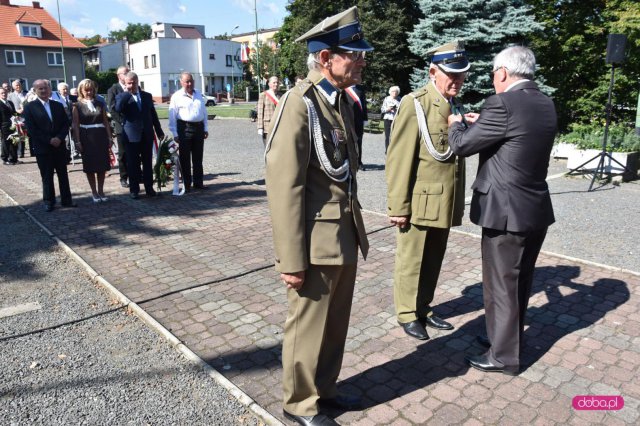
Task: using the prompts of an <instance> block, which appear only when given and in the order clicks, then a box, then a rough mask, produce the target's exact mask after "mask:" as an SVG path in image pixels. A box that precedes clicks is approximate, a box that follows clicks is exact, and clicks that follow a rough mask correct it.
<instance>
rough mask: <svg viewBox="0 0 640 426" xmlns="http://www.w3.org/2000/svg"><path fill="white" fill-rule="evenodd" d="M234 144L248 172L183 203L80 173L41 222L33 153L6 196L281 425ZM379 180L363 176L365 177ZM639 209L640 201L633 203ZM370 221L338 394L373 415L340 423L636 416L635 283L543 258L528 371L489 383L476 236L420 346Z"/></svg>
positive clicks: (277, 309) (225, 146) (219, 167)
mask: <svg viewBox="0 0 640 426" xmlns="http://www.w3.org/2000/svg"><path fill="white" fill-rule="evenodd" d="M219 123H224V124H220V125H219ZM215 124H216V125H219V126H220V128H227V127H228V126H232V125H233V126H239V128H240V130H239V131H238V132H237V134H240V135H242V134H245V133H247V132H250V131H251V132H253V131H254V129H253V128H249V127H247V126H246V124H234V123H233V122H232V121H231V120H225V121H222V120H220V121H216V123H215ZM227 131H228V129H227ZM223 132H224V130H223ZM212 133H213V132H212ZM217 135H218V136H219V135H220V134H217ZM236 142H238V140H237V139H233V140H231V141H229V140H225V139H223V140H221V141H220V142H218V144H216V145H215V147H214V146H211V147H210V153H214V155H219V157H217V158H218V159H221V158H222V157H223V155H228V156H229V158H234V157H235V158H237V160H238V164H240V165H236V166H233V167H231V166H230V164H231V163H230V162H225V161H226V160H220V161H215V162H213V161H212V160H211V157H207V158H208V159H207V163H206V167H205V170H206V171H207V172H210V174H208V175H207V176H206V177H205V184H206V185H207V189H206V190H204V191H197V192H192V193H191V194H189V195H188V196H185V197H180V198H178V197H173V196H170V195H168V194H167V193H166V192H165V194H164V195H163V196H161V197H156V198H154V199H150V198H145V197H144V196H142V197H141V199H140V200H131V199H130V198H129V197H128V196H127V194H126V192H125V191H124V190H122V189H121V188H120V187H119V185H118V179H117V176H112V177H109V178H108V179H107V191H106V192H107V195H108V196H109V202H107V203H105V204H99V205H93V204H92V203H91V202H90V192H89V191H88V185H87V183H86V181H85V178H84V175H83V173H82V172H81V166H80V165H76V166H74V167H71V170H72V172H71V174H70V176H71V185H72V191H73V193H74V196H75V200H76V201H77V202H78V204H79V207H78V208H76V209H56V210H55V211H54V212H53V213H45V212H44V211H43V209H42V206H41V203H40V201H39V200H40V197H41V186H40V182H39V175H38V170H37V167H36V165H35V162H34V161H33V159H26V161H25V164H23V165H20V166H16V167H3V168H2V169H1V170H0V188H2V189H3V190H4V191H6V192H7V193H8V194H9V195H10V196H11V197H13V198H14V199H15V200H16V201H17V202H18V203H20V204H21V205H23V206H25V207H26V208H28V209H29V211H30V212H31V214H33V215H34V216H35V218H36V219H37V220H39V221H41V222H42V223H43V224H44V225H45V226H46V227H47V228H48V229H50V230H51V231H52V232H53V233H54V234H55V235H56V236H57V237H59V238H60V239H61V240H62V241H64V242H65V243H66V244H68V245H69V246H70V247H71V248H72V249H73V250H74V251H76V252H77V253H78V254H79V255H80V256H81V257H82V258H83V259H84V260H85V261H86V262H88V263H89V264H90V265H91V266H92V267H93V268H94V269H95V270H96V271H98V273H99V274H101V275H102V276H103V277H104V278H105V279H106V280H107V281H109V282H110V283H111V284H112V285H114V286H115V287H116V288H118V289H119V290H120V291H121V292H123V293H124V294H125V295H126V296H127V297H129V298H130V299H131V300H133V301H134V302H136V303H137V304H139V305H140V306H141V307H142V308H143V309H145V310H146V312H148V313H149V314H150V315H152V316H153V317H154V318H156V319H157V320H158V321H159V322H160V323H161V324H163V325H164V326H165V327H166V328H168V329H169V330H171V332H172V333H174V334H175V335H176V336H177V337H178V338H179V339H180V340H181V341H183V342H184V344H185V345H186V346H187V347H189V348H190V349H192V350H193V351H194V352H196V353H197V354H198V355H199V356H200V357H202V358H203V359H204V360H206V361H207V362H208V363H209V364H210V365H211V366H213V367H214V368H216V369H217V370H218V371H220V372H221V373H222V374H224V375H225V376H226V377H227V378H228V379H230V380H231V381H232V382H233V383H234V384H236V385H237V386H238V387H240V388H241V389H242V390H243V391H244V392H245V393H247V394H248V395H249V396H250V397H251V398H253V399H254V400H255V401H256V402H257V403H258V404H260V405H261V406H262V407H264V408H265V409H266V410H267V411H269V412H270V413H272V414H273V415H274V416H276V417H278V418H282V414H281V404H280V400H281V386H280V373H281V372H280V345H281V341H282V325H283V323H284V318H285V313H286V298H285V291H284V288H283V285H282V284H281V283H280V282H279V280H278V276H277V274H276V273H275V272H274V269H273V265H272V260H271V259H272V246H271V229H270V224H269V216H268V211H267V205H266V199H265V193H264V188H263V186H261V185H260V183H261V182H260V179H259V177H256V178H255V179H253V180H249V179H245V174H246V173H248V174H252V173H255V174H256V175H257V176H259V173H260V170H261V167H262V166H261V162H260V149H259V147H253V145H251V146H247V149H246V150H244V149H243V148H245V147H244V146H242V145H241V146H239V145H234V144H235V143H236ZM208 143H209V142H208ZM252 143H253V142H252ZM255 143H258V142H257V138H256V142H255ZM207 146H208V147H209V145H207ZM234 150H235V151H234ZM365 162H367V160H366V158H365ZM238 169H240V170H241V171H238ZM372 169H373V168H372ZM373 171H376V170H375V169H374V170H373ZM377 172H378V173H379V172H380V170H379V169H378V170H377ZM373 176H374V175H373V173H371V174H370V172H369V171H367V172H365V173H364V175H363V176H362V177H363V180H362V182H366V180H367V179H373ZM238 177H240V178H241V180H238ZM243 181H244V182H243ZM567 181H568V182H569V184H571V182H572V180H571V179H567ZM249 182H252V183H253V184H251V183H249ZM579 183H582V182H579ZM563 184H564V183H563ZM361 185H362V184H361ZM585 186H586V185H585ZM635 200H636V201H635V204H631V205H632V206H633V207H632V208H635V209H637V197H636V198H635ZM365 220H366V224H367V229H368V231H369V233H370V236H369V238H370V243H371V250H370V256H369V258H368V259H367V261H366V262H365V261H362V259H361V262H360V265H359V268H358V276H357V281H358V283H357V285H356V292H355V296H354V301H353V306H354V309H353V312H352V316H351V327H350V331H349V337H348V341H347V348H346V354H345V358H344V362H343V368H342V373H341V375H340V381H341V383H340V386H341V388H342V389H343V390H345V391H347V392H353V393H357V394H361V395H362V396H363V397H364V403H365V406H364V408H363V409H362V410H359V411H351V412H333V413H332V414H333V415H335V416H337V420H338V421H339V422H341V423H344V424H353V425H373V424H384V425H389V424H393V425H410V424H427V423H428V424H430V425H431V424H434V425H438V424H467V425H477V424H497V423H500V424H524V423H526V424H536V425H546V424H579V425H583V424H589V423H592V424H608V425H611V424H637V423H638V422H639V421H640V419H639V412H640V411H639V410H640V385H639V384H638V381H637V379H636V377H637V376H638V374H639V373H640V371H639V370H640V313H639V312H640V310H639V307H640V290H639V287H638V285H639V284H640V274H637V273H633V272H630V271H625V270H620V269H619V268H618V269H617V268H608V267H604V266H601V265H596V264H593V263H583V262H580V261H578V260H575V259H571V258H567V257H559V256H556V255H553V254H549V253H546V252H545V253H543V254H541V256H540V258H539V260H538V264H537V269H536V275H535V286H534V290H533V295H532V298H531V303H530V308H529V315H528V321H527V330H526V336H527V340H526V347H525V353H526V355H525V369H524V371H523V373H522V374H520V375H519V376H517V377H510V376H506V375H501V374H486V373H481V372H479V371H477V370H473V369H469V368H468V367H467V365H466V364H465V363H464V355H465V354H466V353H471V354H476V353H481V352H482V349H481V348H480V347H479V346H478V345H477V344H476V343H474V341H475V340H474V339H475V336H476V334H478V333H479V332H481V331H482V330H483V319H484V317H483V309H482V290H481V284H480V280H481V261H480V253H479V240H478V239H477V237H475V236H472V235H469V234H465V233H459V232H453V233H452V234H451V237H450V240H449V247H448V250H447V255H446V259H445V263H444V265H443V270H442V274H441V277H440V284H439V287H438V290H437V293H436V303H437V305H436V306H435V311H436V312H437V313H438V314H440V315H441V316H443V317H444V318H447V319H448V320H449V321H451V322H452V323H453V324H454V325H455V326H456V329H455V330H453V331H450V332H432V333H431V334H432V339H431V340H429V341H427V342H418V341H415V340H412V339H409V338H408V337H406V336H405V335H404V333H403V332H402V330H401V329H400V328H399V327H398V325H397V324H396V321H395V317H394V313H393V306H392V271H393V257H394V254H393V253H394V250H395V234H394V230H393V229H390V228H388V227H387V220H386V218H385V217H384V216H382V215H381V214H376V213H374V212H370V213H366V214H365ZM637 229H638V227H637V226H636V227H632V228H631V229H628V230H627V233H633V234H634V235H636V237H635V239H636V241H635V244H636V246H637ZM585 243H588V242H585ZM569 254H570V253H569ZM622 267H624V265H623V266H622ZM430 331H431V330H430ZM576 395H621V396H623V398H624V404H625V405H624V408H623V409H622V410H619V411H576V410H574V409H573V408H572V398H573V397H574V396H576Z"/></svg>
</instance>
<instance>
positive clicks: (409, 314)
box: [386, 82, 465, 323]
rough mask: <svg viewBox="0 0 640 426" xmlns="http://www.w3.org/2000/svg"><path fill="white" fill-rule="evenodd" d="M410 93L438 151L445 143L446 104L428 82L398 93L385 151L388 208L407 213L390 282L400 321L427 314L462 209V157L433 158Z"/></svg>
mask: <svg viewBox="0 0 640 426" xmlns="http://www.w3.org/2000/svg"><path fill="white" fill-rule="evenodd" d="M414 97H415V99H417V100H418V101H419V102H420V105H421V106H422V109H423V110H424V114H425V117H426V123H427V128H428V132H429V134H430V137H431V141H432V143H433V146H434V147H435V149H436V150H437V151H438V153H441V154H442V153H445V152H447V150H448V149H449V143H448V135H447V132H448V126H447V117H448V116H449V115H450V114H451V108H450V105H449V102H447V100H446V99H445V98H444V97H443V96H442V95H441V94H440V92H438V90H437V89H436V87H435V86H434V84H433V83H431V82H430V83H429V84H427V85H426V86H425V87H423V88H422V89H420V90H418V91H417V92H414V93H412V94H411V95H408V96H405V97H404V98H403V99H402V102H401V103H400V107H399V109H398V113H397V115H396V118H395V120H394V123H393V127H392V128H391V142H390V145H389V150H388V152H387V162H386V177H387V188H388V194H387V204H388V211H387V214H388V215H389V216H410V219H409V222H410V225H409V226H408V227H407V228H403V229H400V230H399V231H398V236H397V249H396V264H395V271H394V282H393V286H394V303H395V308H396V316H397V319H398V321H399V322H401V323H408V322H412V321H415V320H416V319H418V318H425V317H427V316H428V315H431V307H430V305H431V302H432V301H433V296H434V293H435V288H436V284H437V282H438V276H439V274H440V268H441V266H442V259H443V258H444V253H445V250H446V247H447V239H448V236H449V228H450V227H451V226H457V225H460V224H461V223H462V215H463V213H464V178H465V168H464V159H463V158H457V157H456V156H455V155H451V157H449V158H448V159H447V160H444V161H438V160H436V159H435V158H434V156H433V155H432V154H431V153H430V152H429V151H428V150H427V147H426V146H425V142H424V140H423V138H422V137H421V134H420V132H419V126H418V120H417V116H416V108H415V106H414Z"/></svg>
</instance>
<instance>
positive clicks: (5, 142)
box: [0, 87, 18, 166]
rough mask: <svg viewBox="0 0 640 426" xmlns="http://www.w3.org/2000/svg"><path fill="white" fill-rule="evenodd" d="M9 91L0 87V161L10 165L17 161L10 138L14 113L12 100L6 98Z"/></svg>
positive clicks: (16, 154)
mask: <svg viewBox="0 0 640 426" xmlns="http://www.w3.org/2000/svg"><path fill="white" fill-rule="evenodd" d="M8 94H9V92H8V91H7V89H6V88H5V87H0V143H1V144H2V163H3V164H5V165H7V166H11V165H14V164H16V163H17V162H18V153H17V150H16V146H15V145H14V144H13V142H12V141H11V140H9V135H10V134H11V117H12V116H13V114H14V113H15V111H16V110H15V108H14V107H13V102H11V101H10V100H8V99H7V95H8Z"/></svg>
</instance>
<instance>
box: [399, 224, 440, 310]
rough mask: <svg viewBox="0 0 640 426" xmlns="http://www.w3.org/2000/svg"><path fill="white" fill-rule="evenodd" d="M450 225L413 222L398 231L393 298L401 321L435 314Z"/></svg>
mask: <svg viewBox="0 0 640 426" xmlns="http://www.w3.org/2000/svg"><path fill="white" fill-rule="evenodd" d="M448 238H449V228H433V227H429V226H418V225H414V224H410V225H409V227H408V228H404V229H400V230H399V231H398V238H397V248H396V263H395V271H394V274H393V300H394V303H395V308H396V317H397V319H398V322H401V323H407V322H412V321H415V320H417V319H418V318H425V317H427V316H429V315H431V314H432V313H431V306H430V305H431V302H432V301H433V296H434V294H435V291H436V284H437V283H438V276H439V275H440V268H441V266H442V259H443V258H444V253H445V251H446V249H447V240H448Z"/></svg>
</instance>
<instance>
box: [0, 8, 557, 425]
mask: <svg viewBox="0 0 640 426" xmlns="http://www.w3.org/2000/svg"><path fill="white" fill-rule="evenodd" d="M297 41H298V42H304V43H306V45H307V49H308V54H309V55H308V59H307V65H308V68H309V73H308V75H307V76H306V78H300V79H299V81H297V82H296V85H295V86H294V87H293V88H292V89H290V90H289V91H287V92H286V93H284V94H281V93H279V92H278V87H279V79H278V77H275V76H273V77H271V78H270V79H269V81H268V84H269V89H268V90H266V91H264V92H263V93H261V94H260V97H259V100H258V107H257V130H258V134H259V135H260V136H261V138H262V141H263V143H264V146H265V163H266V168H265V174H266V177H265V182H266V188H267V199H268V205H269V210H270V214H271V220H272V231H273V241H274V250H275V268H276V270H277V271H278V272H280V277H281V279H282V281H283V283H284V285H285V286H286V288H287V299H288V304H289V310H288V313H287V318H286V322H285V325H284V340H283V346H282V363H283V380H282V382H283V391H284V392H283V398H284V399H283V413H284V416H285V417H286V418H288V419H290V420H293V421H295V422H298V423H299V424H302V425H329V424H337V423H336V422H335V421H334V420H333V419H331V418H330V417H329V416H327V415H326V414H325V413H324V412H323V411H324V410H323V407H324V406H331V407H338V408H341V409H352V408H354V407H357V406H359V404H360V399H359V398H358V397H357V396H354V395H347V394H343V393H341V392H339V391H338V388H337V379H338V376H339V373H340V369H341V364H342V358H343V353H344V347H345V342H346V338H347V330H348V326H349V316H350V311H351V303H352V296H353V292H354V284H355V278H356V270H357V261H358V256H359V253H360V254H361V255H362V256H363V258H365V259H366V257H367V253H368V249H369V242H368V239H367V233H366V231H365V226H364V221H363V218H362V213H361V206H360V203H359V201H358V183H357V172H358V170H363V169H364V166H363V164H362V160H361V158H362V157H361V155H362V134H363V123H364V121H365V120H366V119H367V112H366V100H365V95H364V92H363V91H362V88H361V86H360V83H361V82H362V73H363V70H364V69H365V67H366V59H365V57H366V53H367V52H369V51H371V50H373V47H372V46H371V45H370V44H369V43H368V42H367V41H366V40H365V38H364V34H363V32H362V29H361V25H360V22H359V18H358V12H357V8H356V7H355V6H354V7H352V8H350V9H348V10H345V11H343V12H341V13H339V14H337V15H334V16H331V17H329V18H326V19H325V20H323V21H322V22H320V23H318V24H317V25H316V26H315V27H313V28H311V29H310V30H309V31H308V32H306V33H305V34H303V35H302V36H300V37H299V38H298V39H297ZM428 55H429V60H430V64H429V73H428V75H429V81H428V83H427V84H426V85H425V86H424V87H422V88H420V89H418V90H416V91H414V92H412V93H410V94H408V95H405V96H404V97H403V98H402V99H400V98H399V94H400V89H399V88H398V86H393V87H391V88H390V89H389V96H388V97H387V98H385V100H384V102H383V104H382V107H381V113H382V114H383V119H384V123H385V152H386V154H387V159H386V179H387V188H388V189H387V191H388V192H387V201H388V203H387V204H388V211H387V214H388V216H389V221H390V223H391V224H392V225H394V226H396V227H397V250H396V258H395V271H394V278H393V286H394V291H393V295H394V305H395V311H396V318H397V321H398V323H399V325H400V327H401V328H402V329H403V330H404V332H405V333H406V334H407V336H409V337H410V338H415V339H418V340H427V339H429V338H430V336H429V332H428V328H432V329H435V330H451V329H453V328H454V325H453V324H451V323H450V322H448V321H446V320H445V319H443V318H441V317H440V316H438V315H436V313H435V312H434V311H433V309H432V307H431V305H432V303H433V300H434V296H435V290H436V285H437V282H438V278H439V274H440V269H441V265H442V262H443V258H444V255H445V252H446V248H447V240H448V236H449V232H450V229H451V227H453V226H457V225H460V224H461V222H462V217H463V214H464V191H465V182H464V180H465V157H467V156H470V155H474V154H479V165H478V171H477V175H476V179H475V181H474V183H473V185H472V189H473V198H472V201H471V212H470V217H471V220H472V222H474V223H475V224H477V225H479V226H481V227H482V240H481V244H480V249H481V252H482V270H483V279H482V281H483V282H482V284H483V297H484V305H485V313H486V335H479V336H476V338H477V340H478V342H479V343H480V344H481V345H482V346H484V347H485V348H486V351H485V352H484V353H483V354H482V355H478V356H469V357H467V358H466V361H467V363H468V364H469V365H470V366H471V367H473V368H476V369H479V370H481V371H484V372H498V373H504V374H509V375H515V374H518V373H519V371H520V369H521V350H522V348H523V337H524V336H523V331H524V316H525V312H526V308H527V304H528V300H529V297H530V294H531V287H532V281H533V271H534V267H535V263H536V260H537V257H538V254H539V252H540V249H541V247H542V243H543V242H544V239H545V236H546V232H547V228H548V226H549V225H551V224H552V223H553V222H554V214H553V208H552V205H551V198H550V195H549V190H548V187H547V184H546V182H545V179H546V175H547V169H548V163H549V156H550V152H551V148H552V144H553V140H554V137H555V134H556V132H557V120H556V112H555V108H554V105H553V102H552V101H551V99H550V98H548V97H547V96H546V95H544V94H543V93H542V92H540V90H539V89H538V87H537V85H536V83H535V82H534V81H533V79H534V72H535V57H534V54H533V52H532V51H531V50H530V49H528V48H526V47H523V46H511V47H507V48H505V49H504V50H502V51H501V52H500V53H499V54H498V55H497V56H496V57H495V58H494V60H493V71H492V79H493V86H494V88H495V92H496V94H495V95H493V96H490V97H488V98H487V99H486V101H485V103H484V106H483V108H482V109H481V111H480V113H472V112H465V111H464V108H463V106H462V105H461V104H460V102H459V101H458V100H457V99H456V96H457V95H458V94H459V93H460V91H461V89H462V86H463V84H464V82H465V79H466V76H467V72H468V71H469V69H470V68H471V67H472V58H469V57H468V55H467V53H466V51H465V46H464V43H463V42H461V41H457V40H454V41H451V42H450V43H447V44H444V45H442V46H435V47H433V48H432V49H431V50H430V51H429V52H428ZM117 75H118V83H116V84H114V85H113V87H111V88H110V89H109V91H108V95H107V99H106V102H105V101H103V100H100V99H99V98H98V96H97V95H96V91H97V87H96V84H95V82H93V81H91V80H83V81H81V82H80V84H79V86H78V95H77V99H73V97H72V95H71V93H70V90H69V87H68V86H67V85H66V84H60V85H58V92H57V93H56V94H53V95H52V91H51V86H50V83H49V82H48V81H47V80H37V81H36V82H35V83H34V84H33V93H34V94H33V96H35V99H34V100H32V101H29V97H28V95H27V93H26V92H24V91H23V90H22V87H21V85H20V82H19V81H15V82H13V83H12V88H13V90H12V91H10V90H9V88H8V87H4V86H3V87H2V88H1V89H0V101H1V102H0V113H1V114H2V115H1V117H2V138H3V145H2V147H3V150H2V159H3V162H4V163H5V164H8V165H13V164H16V163H17V162H18V160H17V158H18V157H21V156H23V155H24V153H23V152H21V151H20V148H19V147H16V146H13V147H9V146H6V147H5V143H4V142H5V136H6V135H7V131H8V130H7V129H8V127H7V125H6V122H7V120H6V119H5V117H10V116H11V115H15V114H19V115H22V116H23V117H24V120H25V122H26V127H27V130H28V133H29V137H30V148H31V150H32V153H33V155H35V157H36V160H37V164H38V167H39V169H40V173H41V177H42V185H43V201H44V203H45V209H46V211H52V210H53V208H54V205H55V203H56V197H55V190H54V185H53V174H54V172H55V174H57V176H58V181H59V188H60V198H61V204H62V205H63V206H75V203H74V202H73V200H72V196H71V191H70V189H69V180H68V177H67V170H66V167H67V162H68V157H69V153H68V151H67V147H66V144H65V140H67V139H68V136H69V128H71V129H72V132H71V133H72V136H73V137H72V138H71V140H72V143H75V144H76V146H77V148H78V150H79V151H80V152H81V154H82V160H83V171H84V172H85V173H86V175H87V180H88V183H89V186H90V188H91V192H92V198H93V202H95V203H103V202H105V201H107V197H106V196H105V193H104V180H105V173H106V172H107V171H108V170H109V169H110V167H111V165H110V161H109V150H110V146H111V145H112V144H113V140H114V137H115V139H116V141H117V144H118V164H119V172H120V182H121V185H122V186H123V187H127V188H129V192H130V195H131V197H132V198H134V199H138V197H139V195H138V193H139V190H140V184H141V183H142V184H143V186H144V189H145V193H146V195H147V196H155V195H156V192H155V190H154V189H153V172H152V158H151V157H152V145H153V140H154V137H155V136H157V137H158V138H163V137H164V132H163V130H162V128H161V126H160V122H159V120H158V116H157V114H156V111H155V108H154V105H153V100H152V97H151V95H150V94H149V93H147V92H144V91H143V90H141V88H140V87H139V85H138V77H137V75H136V74H135V73H133V72H131V71H130V70H129V69H128V68H127V67H126V66H122V67H120V68H119V69H118V70H117ZM180 84H181V86H182V89H180V90H178V91H177V92H176V93H174V94H173V95H172V97H171V100H170V104H169V130H170V132H171V133H172V134H173V136H174V140H175V141H176V142H178V144H179V146H180V150H179V157H180V161H179V163H180V169H181V170H182V175H183V183H184V186H185V190H186V192H189V191H191V190H192V188H193V189H203V188H204V183H203V168H202V157H203V146H204V140H205V139H206V138H207V137H208V124H207V113H206V109H205V103H206V102H205V100H204V98H203V97H202V94H201V93H199V92H198V91H196V90H195V89H194V79H193V76H192V75H191V74H190V73H189V72H183V73H182V74H181V75H180ZM109 113H110V114H111V119H112V120H113V132H112V130H111V129H112V126H111V125H110V123H109V119H108V114H109ZM22 149H23V150H24V147H23V148H22ZM192 168H193V172H192V171H191V170H192Z"/></svg>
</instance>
